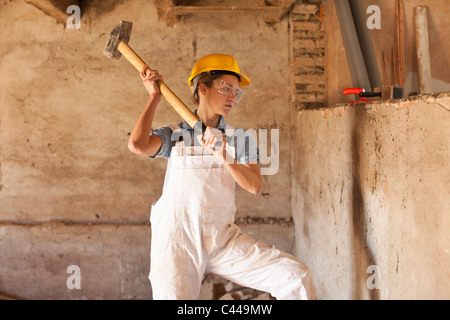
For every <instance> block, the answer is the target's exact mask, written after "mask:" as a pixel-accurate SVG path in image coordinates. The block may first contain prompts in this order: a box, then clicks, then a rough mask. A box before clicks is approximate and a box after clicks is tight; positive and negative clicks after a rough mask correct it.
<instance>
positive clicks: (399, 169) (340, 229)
mask: <svg viewBox="0 0 450 320" xmlns="http://www.w3.org/2000/svg"><path fill="white" fill-rule="evenodd" d="M449 121H450V94H449V93H441V94H435V95H431V96H418V97H411V98H409V99H404V100H400V101H389V102H371V103H367V104H356V105H351V106H350V105H340V106H336V107H335V108H331V109H329V110H325V109H324V110H316V111H303V112H298V113H296V115H295V118H293V124H294V125H293V130H294V131H295V137H296V139H295V142H294V147H293V181H292V182H293V189H292V190H293V191H292V208H293V219H294V222H295V232H296V234H295V239H296V245H295V253H296V255H297V256H299V257H301V258H302V260H303V261H305V263H306V264H307V265H308V266H309V267H310V268H311V270H312V273H313V275H314V276H315V282H316V286H317V288H318V294H319V297H320V298H322V299H449V298H450V287H449V284H450V277H449V273H448V268H449V266H450V252H449V248H448V244H449V243H450V233H449V232H448V230H449V228H450V216H449V215H448V213H449V212H450V204H449V203H450V202H449V192H450V189H449V186H450V172H449V170H448V164H449V161H450V159H449V156H450V155H449V150H450V148H449V147H450V127H449V126H448V123H449Z"/></svg>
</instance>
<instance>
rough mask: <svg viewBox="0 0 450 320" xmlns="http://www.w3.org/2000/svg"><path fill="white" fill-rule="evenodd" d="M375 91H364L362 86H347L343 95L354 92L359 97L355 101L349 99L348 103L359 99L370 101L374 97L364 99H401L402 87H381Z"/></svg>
mask: <svg viewBox="0 0 450 320" xmlns="http://www.w3.org/2000/svg"><path fill="white" fill-rule="evenodd" d="M374 91H375V92H366V90H364V89H362V88H347V89H344V90H343V92H344V95H348V94H356V95H358V96H359V97H360V98H361V99H359V100H357V101H349V102H348V103H355V102H360V101H372V100H374V99H366V98H375V99H381V100H388V99H401V98H403V94H404V89H403V88H402V87H381V88H375V89H374Z"/></svg>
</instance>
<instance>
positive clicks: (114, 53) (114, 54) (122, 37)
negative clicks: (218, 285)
mask: <svg viewBox="0 0 450 320" xmlns="http://www.w3.org/2000/svg"><path fill="white" fill-rule="evenodd" d="M132 27H133V23H132V22H129V21H123V20H122V21H120V24H118V25H117V26H116V27H115V28H114V29H113V30H112V31H111V34H110V36H109V39H108V42H107V43H106V46H105V49H104V50H103V53H104V54H105V55H106V56H107V57H108V58H110V59H119V58H120V57H121V56H122V53H121V52H120V51H119V49H118V46H119V43H120V42H122V41H123V42H125V43H128V41H129V40H130V35H131V28H132Z"/></svg>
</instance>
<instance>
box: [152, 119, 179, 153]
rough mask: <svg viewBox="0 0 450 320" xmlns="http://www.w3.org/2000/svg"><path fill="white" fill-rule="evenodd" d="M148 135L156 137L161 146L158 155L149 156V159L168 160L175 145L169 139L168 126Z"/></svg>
mask: <svg viewBox="0 0 450 320" xmlns="http://www.w3.org/2000/svg"><path fill="white" fill-rule="evenodd" d="M150 134H151V135H157V136H159V137H160V138H161V140H162V145H161V148H160V149H159V151H158V153H157V154H156V155H154V156H150V158H166V159H167V158H169V156H170V151H171V150H172V147H173V146H174V144H175V143H174V142H173V141H172V139H171V137H172V129H171V128H170V127H169V126H164V127H161V128H158V129H156V130H152V131H151V133H150Z"/></svg>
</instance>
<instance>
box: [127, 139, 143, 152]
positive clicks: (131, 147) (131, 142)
mask: <svg viewBox="0 0 450 320" xmlns="http://www.w3.org/2000/svg"><path fill="white" fill-rule="evenodd" d="M128 150H130V151H131V152H132V153H134V154H137V155H141V154H143V152H144V150H143V148H142V147H141V146H140V145H139V144H138V143H137V142H136V141H134V140H133V139H130V140H128Z"/></svg>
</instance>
